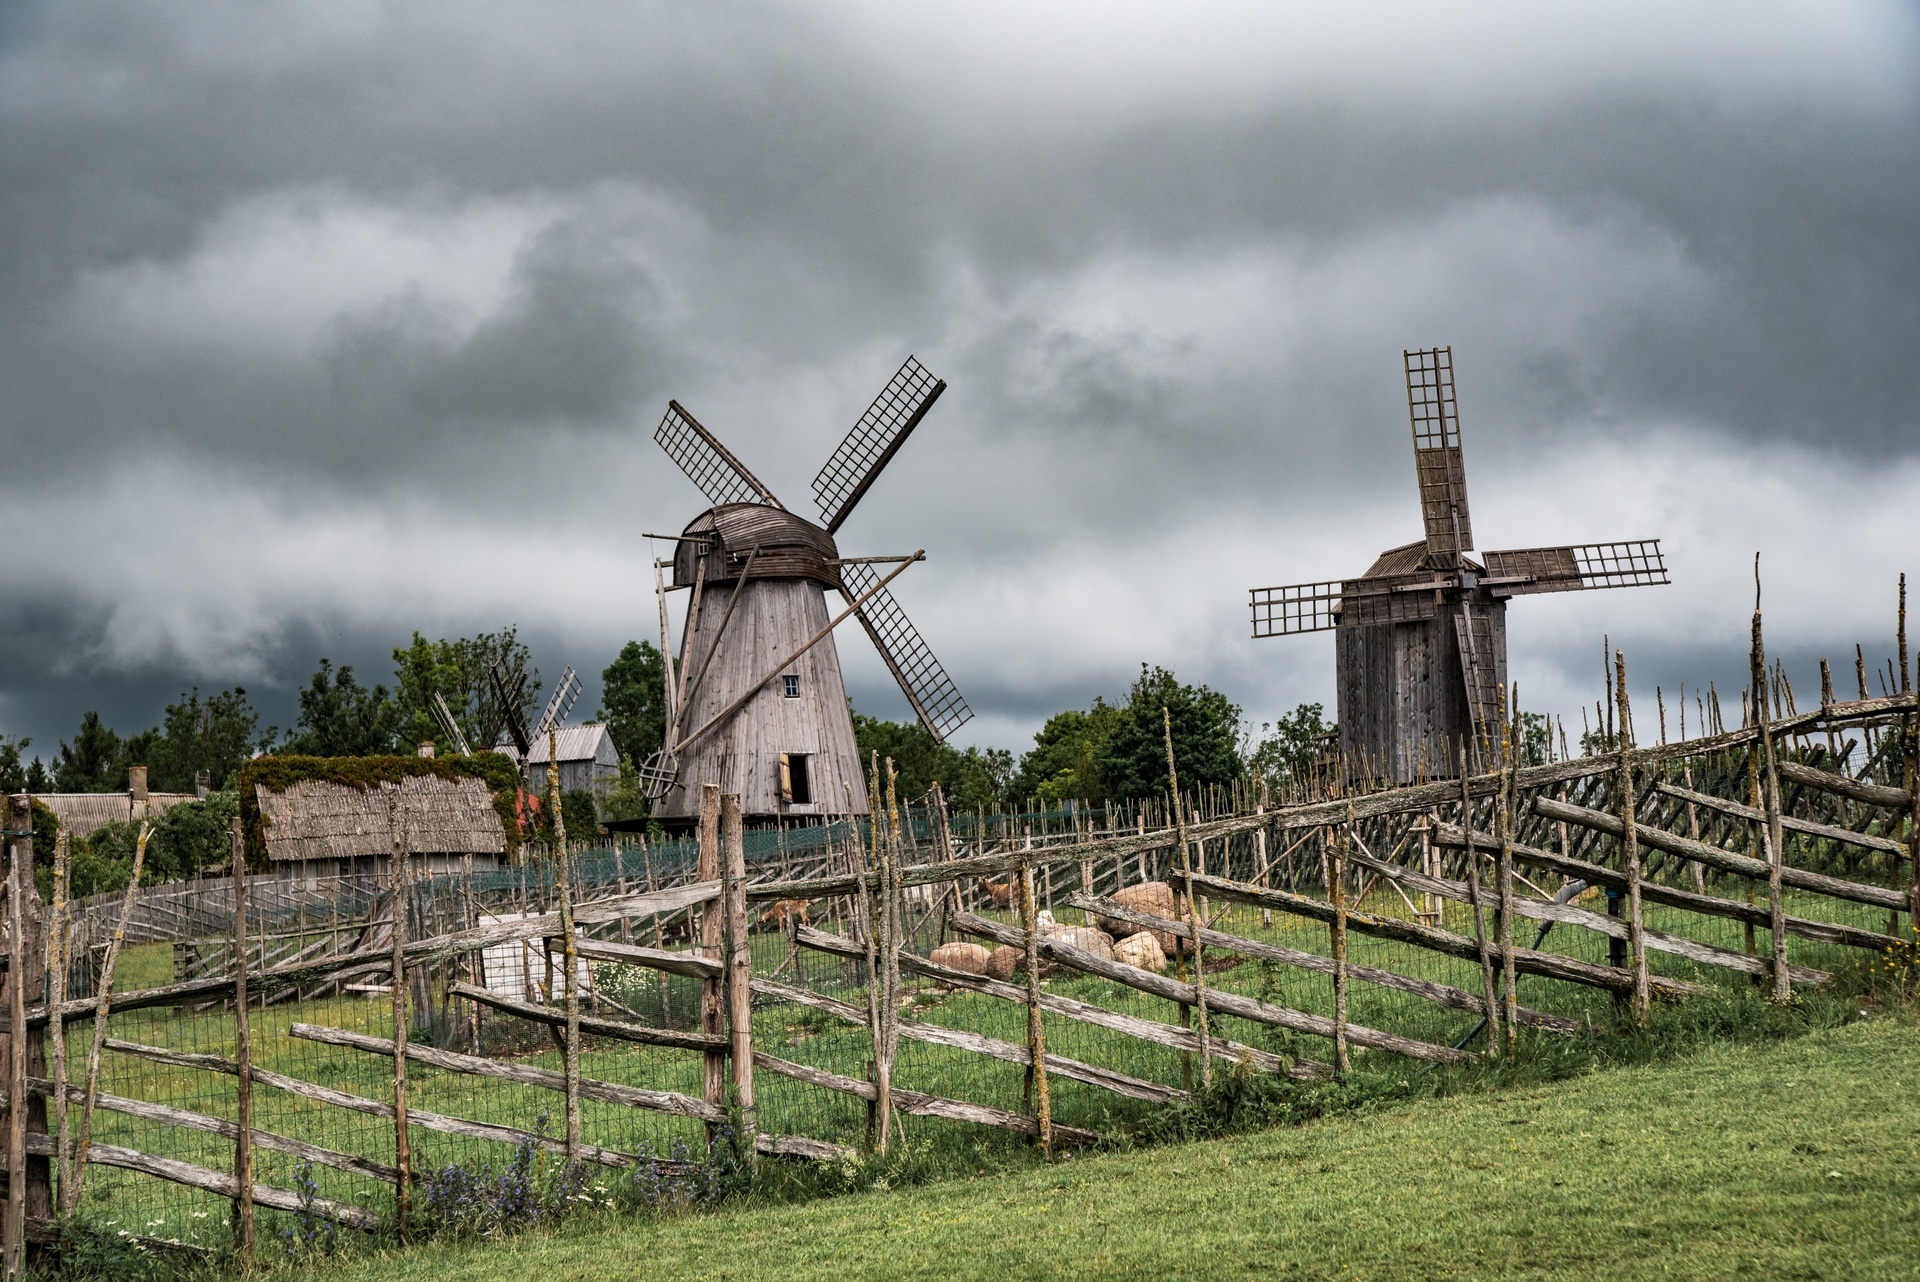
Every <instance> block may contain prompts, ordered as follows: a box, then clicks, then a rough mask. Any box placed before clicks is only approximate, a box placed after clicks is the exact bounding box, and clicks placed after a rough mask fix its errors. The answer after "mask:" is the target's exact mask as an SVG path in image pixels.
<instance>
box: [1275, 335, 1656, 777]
mask: <svg viewBox="0 0 1920 1282" xmlns="http://www.w3.org/2000/svg"><path fill="white" fill-rule="evenodd" d="M1402 355H1403V357H1404V359H1405V361H1406V371H1407V406H1408V414H1409V417H1410V418H1411V420H1412V424H1413V468H1414V476H1415V478H1416V479H1417V480H1418V482H1419V488H1420V516H1421V520H1422V522H1423V524H1424V525H1425V527H1426V537H1425V538H1423V539H1421V540H1419V541H1416V542H1413V543H1408V544H1405V545H1403V546H1401V547H1397V548H1389V549H1387V550H1386V551H1385V552H1382V553H1381V554H1380V556H1379V558H1378V559H1377V560H1375V561H1374V563H1373V564H1372V565H1371V566H1369V567H1368V568H1367V570H1366V572H1365V573H1364V574H1362V575H1360V576H1359V577H1358V578H1353V579H1340V580H1334V581H1329V582H1321V583H1295V584H1290V585H1288V586H1285V587H1273V588H1255V589H1254V590H1253V593H1252V606H1253V635H1254V636H1255V637H1273V636H1285V635H1288V634H1290V633H1295V632H1319V631H1324V630H1327V629H1335V630H1337V636H1336V638H1335V645H1334V655H1335V670H1336V680H1337V692H1336V693H1337V709H1338V711H1337V714H1336V715H1337V716H1338V718H1339V726H1340V757H1341V761H1342V763H1343V768H1344V770H1345V771H1346V772H1347V773H1348V776H1349V777H1350V778H1355V779H1366V780H1373V779H1385V780H1388V781H1390V782H1393V783H1409V782H1412V781H1414V780H1416V779H1420V778H1429V779H1431V778H1445V777H1449V776H1452V775H1454V774H1456V773H1457V772H1458V764H1457V753H1458V751H1459V745H1460V744H1461V743H1462V742H1465V743H1467V744H1468V745H1469V751H1470V752H1471V753H1472V754H1473V765H1474V766H1475V767H1477V768H1479V769H1487V768H1490V767H1491V766H1493V765H1496V764H1497V763H1498V760H1499V750H1500V735H1499V731H1498V726H1499V720H1500V692H1501V690H1502V689H1504V688H1505V685H1506V680H1507V626H1506V612H1507V599H1508V598H1509V597H1515V596H1526V595H1529V594H1532V593H1539V592H1579V591H1585V590H1591V589H1595V588H1628V587H1642V586H1648V585H1654V584H1662V583H1666V582H1668V579H1667V567H1666V562H1665V561H1664V560H1663V559H1662V557H1661V553H1660V541H1659V540H1658V539H1633V540H1626V541H1622V542H1615V543H1582V544H1568V545H1565V546H1562V547H1547V548H1522V549H1518V550H1515V551H1507V552H1488V553H1485V554H1484V562H1485V563H1484V564H1476V563H1475V562H1474V561H1473V560H1472V559H1471V558H1470V557H1468V555H1467V553H1468V552H1470V551H1472V550H1473V525H1472V522H1471V521H1470V520H1469V518H1468V512H1467V475H1466V464H1465V461H1464V459H1463V457H1462V455H1461V449H1460V419H1459V414H1458V410H1457V409H1456V406H1455V403H1454V386H1453V349H1452V348H1450V347H1436V348H1427V349H1424V350H1421V351H1410V352H1404V353H1402Z"/></svg>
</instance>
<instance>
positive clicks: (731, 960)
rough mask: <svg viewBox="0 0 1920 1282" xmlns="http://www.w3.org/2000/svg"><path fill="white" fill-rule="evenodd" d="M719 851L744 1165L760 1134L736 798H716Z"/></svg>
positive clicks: (738, 1144) (738, 1145) (737, 1142)
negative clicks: (754, 1079)
mask: <svg viewBox="0 0 1920 1282" xmlns="http://www.w3.org/2000/svg"><path fill="white" fill-rule="evenodd" d="M720 849H721V853H722V856H723V857H724V859H725V861H726V862H725V865H724V868H723V872H722V878H721V882H722V891H721V899H720V902H721V905H722V906H723V907H724V909H725V912H726V928H727V971H726V980H727V1032H728V1034H729V1037H730V1046H731V1052H732V1059H733V1090H734V1098H735V1100H736V1102H737V1103H738V1104H739V1106H740V1131H741V1133H740V1134H739V1135H736V1136H734V1146H735V1151H736V1152H738V1153H740V1154H741V1155H742V1156H743V1157H744V1158H745V1159H746V1160H747V1161H748V1162H749V1163H751V1162H754V1161H756V1160H757V1157H756V1149H755V1143H756V1141H757V1139H758V1136H759V1133H760V1126H759V1114H758V1112H757V1111H756V1110H755V1108H754V1103H753V953H752V951H751V950H750V949H749V947H748V943H749V941H748V938H747V847H746V841H745V838H744V836H743V835H742V833H741V822H740V794H738V793H734V792H729V793H727V794H726V795H724V796H723V797H721V798H720Z"/></svg>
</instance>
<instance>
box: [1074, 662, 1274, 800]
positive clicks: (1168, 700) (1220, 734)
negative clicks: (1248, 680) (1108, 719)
mask: <svg viewBox="0 0 1920 1282" xmlns="http://www.w3.org/2000/svg"><path fill="white" fill-rule="evenodd" d="M1162 708H1165V709H1167V711H1168V713H1169V714H1170V715H1171V717H1172V720H1173V754H1174V762H1175V764H1176V765H1177V766H1178V767H1179V770H1180V787H1181V790H1182V791H1183V792H1184V791H1189V790H1192V789H1195V788H1200V787H1204V786H1206V785H1208V784H1225V783H1230V782H1231V781H1232V780H1233V779H1234V778H1235V777H1237V776H1238V775H1239V774H1240V771H1241V761H1240V750H1239V749H1240V708H1239V706H1238V705H1237V704H1235V703H1233V702H1232V701H1231V700H1229V699H1228V698H1227V696H1225V695H1224V694H1221V693H1219V692H1218V691H1216V690H1210V689H1208V688H1207V687H1206V686H1204V685H1183V684H1182V683H1181V682H1180V681H1179V680H1178V679H1177V678H1175V676H1174V675H1173V673H1171V672H1169V671H1167V670H1166V669H1165V668H1152V669H1149V668H1148V667H1147V665H1146V664H1144V663H1143V664H1141V665H1140V679H1139V680H1138V681H1135V682H1134V683H1133V688H1132V690H1130V691H1129V692H1128V694H1127V702H1126V704H1125V705H1124V706H1122V707H1121V708H1120V709H1119V710H1118V711H1119V715H1118V716H1117V717H1116V718H1115V719H1114V725H1113V729H1112V731H1111V732H1109V734H1108V735H1107V737H1106V740H1105V742H1104V743H1103V744H1102V745H1101V747H1100V750H1099V752H1098V754H1097V756H1096V758H1095V765H1096V768H1097V769H1098V771H1099V774H1100V782H1101V784H1102V785H1103V786H1104V787H1105V788H1106V790H1107V795H1108V796H1109V797H1115V798H1136V797H1152V796H1165V795H1166V792H1167V747H1166V738H1165V733H1164V731H1163V729H1162V722H1161V711H1160V710H1161V709H1162Z"/></svg>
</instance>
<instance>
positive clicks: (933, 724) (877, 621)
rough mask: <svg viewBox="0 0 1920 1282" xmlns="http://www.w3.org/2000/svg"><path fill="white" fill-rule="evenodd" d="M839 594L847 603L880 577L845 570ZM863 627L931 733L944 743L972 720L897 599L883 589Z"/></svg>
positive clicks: (864, 613)
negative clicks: (843, 596)
mask: <svg viewBox="0 0 1920 1282" xmlns="http://www.w3.org/2000/svg"><path fill="white" fill-rule="evenodd" d="M840 578H841V582H842V583H843V584H844V586H843V587H842V588H841V592H842V594H843V595H845V596H846V598H847V600H848V601H854V600H857V599H858V598H860V597H861V596H863V595H865V594H866V593H867V592H868V591H870V590H871V589H872V588H873V587H874V586H875V585H876V584H877V583H878V582H879V574H878V572H877V571H876V570H875V569H874V568H873V566H871V565H866V564H855V565H843V566H841V568H840ZM859 615H860V623H861V626H863V627H865V628H866V630H867V635H868V636H869V637H871V638H873V645H874V648H875V649H876V650H878V651H880V657H881V659H883V660H884V661H885V662H886V665H887V667H888V669H889V670H890V671H892V673H893V679H894V680H895V681H898V682H899V683H900V690H901V692H902V693H904V694H905V695H906V696H907V702H908V703H911V704H912V705H913V710H914V712H915V713H916V714H917V715H918V716H919V718H920V724H921V725H923V726H925V727H926V728H927V733H928V734H930V735H932V736H933V737H934V738H935V739H937V740H940V741H942V742H944V741H945V740H946V737H947V736H948V735H950V734H952V733H953V732H954V731H955V730H958V729H959V728H960V727H961V726H963V725H965V724H966V723H967V722H968V721H971V720H972V719H973V709H971V708H969V707H968V706H967V701H966V699H965V698H963V697H962V696H961V694H960V689H959V687H958V686H956V685H954V684H953V678H952V677H949V676H948V675H947V670H946V669H945V668H943V667H941V666H940V660H938V659H936V658H934V657H933V651H932V650H930V649H928V648H927V643H926V642H925V641H923V640H921V639H920V633H919V631H918V630H917V629H916V628H915V627H914V626H913V624H912V623H911V622H910V621H909V620H908V618H907V616H906V612H905V611H903V610H902V609H901V608H900V603H899V602H898V601H896V600H894V598H893V593H891V592H889V591H888V590H887V589H885V588H881V589H880V590H879V591H878V592H876V593H874V595H873V596H872V597H871V598H869V599H868V601H867V603H866V604H865V605H863V606H861V607H860V610H859Z"/></svg>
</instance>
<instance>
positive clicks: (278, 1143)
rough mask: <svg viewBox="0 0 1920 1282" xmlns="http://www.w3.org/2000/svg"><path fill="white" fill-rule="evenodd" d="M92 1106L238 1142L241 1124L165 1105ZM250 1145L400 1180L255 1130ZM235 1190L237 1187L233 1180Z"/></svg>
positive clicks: (375, 1166) (77, 1096)
mask: <svg viewBox="0 0 1920 1282" xmlns="http://www.w3.org/2000/svg"><path fill="white" fill-rule="evenodd" d="M28 1089H29V1090H31V1091H32V1092H33V1093H34V1094H36V1095H43V1096H44V1095H51V1094H52V1093H53V1089H54V1086H53V1083H52V1082H51V1081H48V1080H47V1079H45V1078H33V1079H31V1080H30V1081H29V1083H28ZM86 1096H87V1093H86V1091H85V1090H84V1089H83V1088H82V1087H79V1086H72V1085H69V1086H68V1087H67V1098H68V1099H70V1100H82V1101H84V1100H85V1099H86ZM93 1106H94V1107H95V1108H104V1109H106V1110H107V1111H108V1112H109V1113H121V1114H124V1115H125V1116H127V1117H137V1118H140V1119H141V1120H142V1121H148V1122H161V1123H164V1124H165V1125H168V1126H180V1127H185V1128H186V1129H187V1130H192V1131H204V1132H206V1133H207V1134H209V1135H218V1136H220V1137H221V1138H223V1139H229V1140H238V1139H239V1138H240V1124H239V1123H238V1122H229V1121H227V1120H226V1119H224V1118H219V1117H208V1116H207V1115H205V1114H204V1113H190V1112H188V1111H187V1110H185V1109H180V1108H174V1107H172V1106H171V1105H167V1104H151V1103H148V1102H147V1101H145V1100H137V1099H128V1098H126V1097H125V1096H122V1095H109V1094H108V1093H107V1092H105V1091H102V1092H100V1093H99V1094H98V1095H96V1096H94V1100H93ZM252 1130H253V1137H252V1138H253V1143H254V1145H255V1146H256V1147H258V1148H264V1149H271V1150H273V1151H274V1152H276V1153H285V1154H287V1155H288V1156H290V1157H297V1158H299V1159H300V1160H302V1161H304V1162H316V1163H318V1164H320V1165H321V1166H331V1167H333V1168H334V1169H335V1170H337V1171H345V1172H347V1173H348V1174H350V1175H364V1176H365V1177H367V1178H368V1179H370V1180H380V1181H382V1182H384V1183H387V1184H396V1183H398V1182H399V1180H400V1171H399V1169H398V1168H397V1167H392V1166H388V1165H386V1164H385V1163H382V1162H376V1161H374V1160H373V1159H371V1158H366V1157H360V1156H357V1155H356V1154H353V1153H336V1152H334V1151H333V1150H332V1149H328V1148H321V1147H320V1146H319V1145H317V1144H309V1143H307V1142H306V1141H305V1140H296V1139H292V1138H290V1137H288V1136H285V1135H275V1134H273V1133H272V1132H270V1131H263V1130H261V1129H259V1128H258V1127H254V1128H252ZM235 1187H236V1188H238V1187H239V1185H238V1182H237V1179H236V1183H235Z"/></svg>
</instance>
